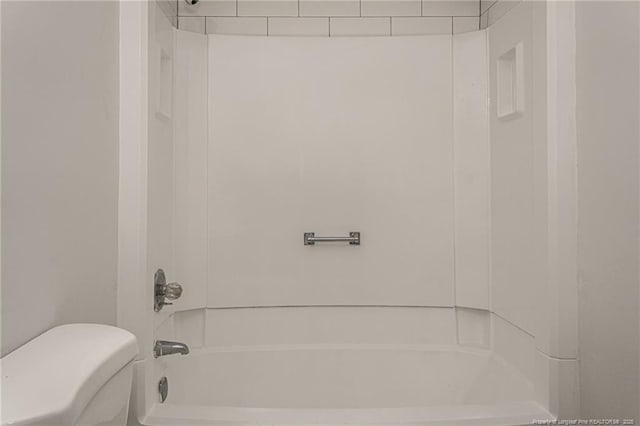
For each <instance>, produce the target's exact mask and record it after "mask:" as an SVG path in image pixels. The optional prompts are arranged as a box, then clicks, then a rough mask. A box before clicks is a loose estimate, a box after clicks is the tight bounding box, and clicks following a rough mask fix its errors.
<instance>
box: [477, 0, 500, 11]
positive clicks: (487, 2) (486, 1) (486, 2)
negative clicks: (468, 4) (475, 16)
mask: <svg viewBox="0 0 640 426" xmlns="http://www.w3.org/2000/svg"><path fill="white" fill-rule="evenodd" d="M496 1H497V0H480V14H483V13H485V12H486V11H487V10H489V8H490V7H491V6H493V5H494V4H495V2H496Z"/></svg>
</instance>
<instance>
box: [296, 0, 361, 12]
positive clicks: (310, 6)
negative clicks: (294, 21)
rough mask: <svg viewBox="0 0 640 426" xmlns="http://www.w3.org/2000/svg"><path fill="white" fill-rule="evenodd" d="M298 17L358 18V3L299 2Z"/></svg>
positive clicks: (333, 0) (336, 0)
mask: <svg viewBox="0 0 640 426" xmlns="http://www.w3.org/2000/svg"><path fill="white" fill-rule="evenodd" d="M300 16H360V1H359V0H300Z"/></svg>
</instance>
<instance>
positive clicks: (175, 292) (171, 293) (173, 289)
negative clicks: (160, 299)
mask: <svg viewBox="0 0 640 426" xmlns="http://www.w3.org/2000/svg"><path fill="white" fill-rule="evenodd" d="M180 296H182V286H181V285H180V284H178V283H169V284H167V285H165V286H164V297H166V298H167V299H169V300H176V299H178V298H179V297H180Z"/></svg>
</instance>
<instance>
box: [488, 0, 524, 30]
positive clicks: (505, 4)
mask: <svg viewBox="0 0 640 426" xmlns="http://www.w3.org/2000/svg"><path fill="white" fill-rule="evenodd" d="M520 1H521V0H498V1H496V3H495V4H494V5H493V6H491V8H489V10H488V11H487V13H488V15H489V16H488V26H491V25H493V24H495V22H496V21H497V20H498V19H500V18H502V17H503V16H504V15H506V14H507V12H509V11H510V10H511V9H513V8H514V7H515V6H517V5H518V3H520Z"/></svg>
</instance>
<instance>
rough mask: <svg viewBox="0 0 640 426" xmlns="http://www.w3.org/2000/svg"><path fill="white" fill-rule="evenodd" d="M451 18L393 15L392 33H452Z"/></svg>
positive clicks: (395, 34)
mask: <svg viewBox="0 0 640 426" xmlns="http://www.w3.org/2000/svg"><path fill="white" fill-rule="evenodd" d="M451 28H452V23H451V18H445V17H440V18H435V17H433V18H422V17H417V18H413V17H408V18H404V17H393V18H391V34H392V35H394V36H397V35H422V34H451Z"/></svg>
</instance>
